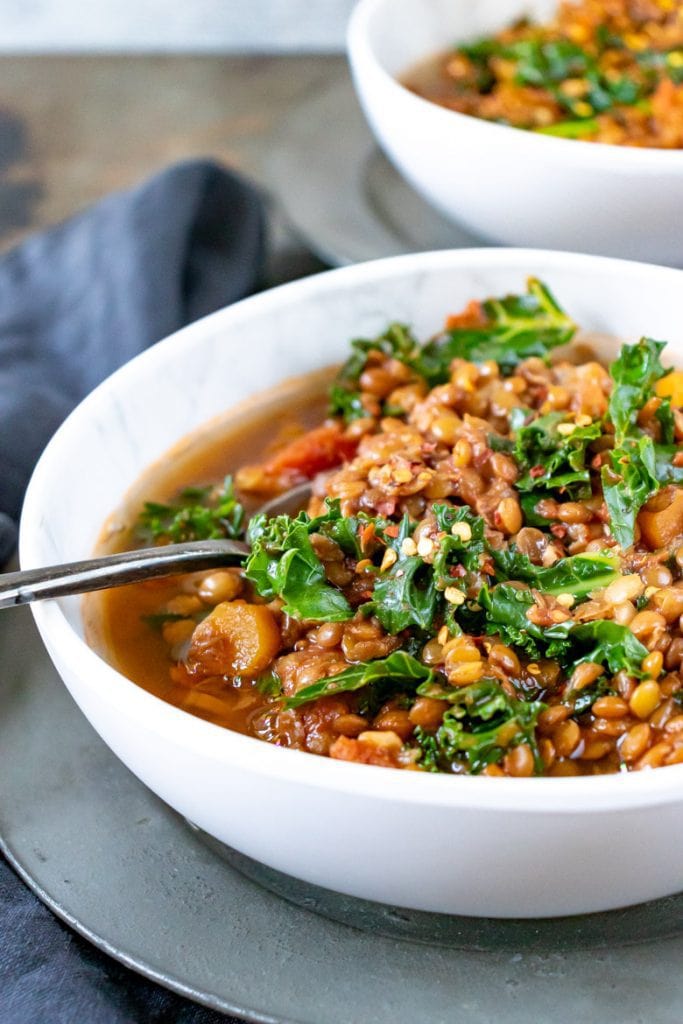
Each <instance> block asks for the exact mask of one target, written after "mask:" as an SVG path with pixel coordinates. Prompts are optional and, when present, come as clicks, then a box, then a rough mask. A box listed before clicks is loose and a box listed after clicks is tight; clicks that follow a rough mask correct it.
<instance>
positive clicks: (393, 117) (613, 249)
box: [348, 0, 683, 266]
mask: <svg viewBox="0 0 683 1024" xmlns="http://www.w3.org/2000/svg"><path fill="white" fill-rule="evenodd" d="M555 6H556V4H555V2H553V0H534V2H531V3H529V2H523V0H477V2H476V3H473V2H472V0H401V2H400V3H396V0H360V3H359V4H358V6H357V7H356V9H355V11H354V14H353V16H352V18H351V22H350V25H349V33H348V51H349V59H350V62H351V69H352V72H353V77H354V81H355V84H356V89H357V91H358V95H359V97H360V100H361V103H362V106H363V108H364V110H365V113H366V116H367V118H368V120H369V122H370V125H371V127H372V129H373V131H374V132H375V135H376V136H377V139H378V141H379V143H380V145H381V146H382V148H383V149H384V150H385V152H386V153H387V155H388V156H389V158H390V159H391V160H392V161H393V162H394V163H395V164H396V166H397V167H398V169H399V170H400V171H401V173H402V174H403V175H404V176H405V178H406V179H407V180H408V181H409V182H410V183H411V184H412V185H413V186H414V187H415V189H416V190H417V191H418V192H419V193H420V194H421V195H422V196H424V198H425V199H427V200H428V201H429V202H430V203H432V205H433V206H435V207H436V208H437V209H438V210H440V211H441V213H443V214H445V215H446V216H447V217H449V218H450V219H452V220H456V221H459V222H460V223H462V224H464V225H465V226H466V227H467V228H469V229H470V230H471V231H473V232H474V233H475V234H477V235H479V236H480V237H481V238H484V239H487V240H490V241H496V242H503V243H505V244H507V245H533V246H542V247H547V248H552V249H570V250H575V251H580V252H592V253H599V254H603V255H609V256H624V257H629V258H632V259H640V260H648V261H651V262H655V263H666V264H670V265H672V266H680V265H682V264H683V242H682V241H681V221H682V218H683V152H682V151H679V150H658V149H635V148H632V147H627V146H608V145H603V144H597V143H588V142H580V141H576V140H571V139H555V138H550V137H546V136H543V135H537V134H534V133H533V132H527V131H522V130H520V129H518V128H509V127H506V126H505V125H499V124H494V123H492V122H489V121H483V120H480V119H478V118H474V117H469V116H467V115H465V114H459V113H456V112H455V111H452V110H447V109H446V108H444V107H440V106H437V105H436V104H434V103H431V102H429V101H427V100H424V99H422V98H421V97H419V96H416V95H415V94H414V93H412V92H410V90H409V89H407V88H405V87H404V86H403V85H401V84H400V82H399V81H398V76H400V75H403V74H404V73H405V72H406V71H407V70H408V69H410V68H411V67H412V66H413V65H415V64H416V63H417V62H419V61H420V60H422V59H424V58H427V57H430V56H432V55H434V54H436V53H438V52H440V51H443V50H446V49H448V47H449V46H452V45H454V44H455V43H456V42H464V41H465V40H470V39H473V38H477V37H479V36H483V35H487V34H490V33H492V32H496V31H498V30H499V29H501V28H503V27H504V26H506V25H509V24H510V23H511V22H513V21H514V20H516V19H517V18H519V17H521V16H522V15H529V14H531V15H532V16H535V17H536V18H539V19H543V18H547V17H548V15H549V14H550V13H551V12H552V11H553V9H554V8H555Z"/></svg>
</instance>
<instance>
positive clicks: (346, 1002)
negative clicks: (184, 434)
mask: <svg viewBox="0 0 683 1024" xmlns="http://www.w3.org/2000/svg"><path fill="white" fill-rule="evenodd" d="M0 651H2V661H1V665H2V668H1V669H0V751H2V771H1V772H0V837H1V839H0V846H2V849H3V850H4V852H5V853H6V855H7V856H8V858H9V859H10V860H11V862H12V863H13V864H14V865H15V867H16V868H17V869H18V870H19V872H20V873H21V875H22V876H23V877H24V879H25V880H26V881H27V882H28V884H29V885H30V886H31V887H32V888H33V889H34V891H35V892H36V893H37V894H38V895H39V896H40V898H41V899H42V900H43V901H44V902H45V903H47V905H48V906H49V907H51V909H52V910H53V911H54V912H55V913H56V914H58V915H59V916H60V917H61V918H63V919H64V920H65V921H67V922H68V923H69V924H70V925H72V926H73V927H74V928H75V929H76V930H77V931H79V932H80V933H81V934H82V935H84V936H85V937H86V938H88V939H89V940H90V941H91V942H93V943H94V944H95V945H97V946H98V947H99V948H101V949H103V950H105V951H106V952H107V953H109V954H110V955H111V956H113V957H116V958H117V959H118V960H120V961H121V962H123V963H125V964H127V965H128V966H130V967H133V968H134V969H135V970H137V971H139V972H140V973H142V974H144V975H146V976H147V977H150V978H152V979H154V980H156V981H159V982H161V984H163V985H166V986H167V987H169V988H171V989H174V990H175V991H177V992H180V993H182V994H184V995H186V996H189V997H190V998H192V999H195V1000H197V1001H199V1002H202V1003H204V1004H206V1005H208V1006H211V1007H214V1008H216V1009H219V1010H223V1011H225V1012H228V1013H233V1014H236V1015H238V1016H243V1017H245V1018H247V1019H248V1020H252V1021H262V1022H277V1024H293V1022H297V1024H356V1022H358V1024H360V1022H364V1021H373V1024H416V1022H420V1024H422V1022H425V1024H461V1022H462V1024H490V1022H491V1021H493V1020H498V1019H502V1017H503V1016H504V1019H505V1022H506V1024H522V1022H524V1024H528V1022H529V1021H544V1022H545V1021H549V1020H552V1021H553V1024H596V1022H597V1021H606V1020H615V1021H619V1024H636V1022H645V1021H647V1022H648V1024H678V1022H679V1021H680V1020H681V1016H682V1013H683V974H682V972H681V970H680V965H681V962H683V937H681V936H680V929H681V926H682V925H683V902H682V901H681V898H680V897H677V898H674V899H671V900H661V901H658V902H657V903H653V904H649V905H646V906H644V907H639V908H633V909H632V910H627V911H620V912H617V913H614V914H601V915H594V916H591V917H586V918H575V919H565V920H564V921H547V922H533V921H531V922H492V921H488V922H486V921H468V920H467V919H462V918H461V919H451V920H450V922H449V923H448V925H447V930H446V932H443V930H441V931H440V929H443V927H444V922H443V919H440V918H439V920H438V921H436V922H435V921H431V920H426V919H427V918H431V917H433V915H411V914H410V913H408V914H406V913H405V912H401V914H402V916H400V917H398V918H397V917H396V915H395V914H394V915H393V917H392V914H393V912H392V911H391V910H390V909H389V910H387V908H380V907H378V905H376V904H368V903H365V902H363V901H355V900H349V899H348V898H342V897H338V896H335V894H332V893H329V892H327V891H325V890H320V889H314V888H312V887H308V886H304V885H302V883H300V882H297V881H295V880H294V879H287V878H286V877H285V876H282V875H278V874H277V873H276V872H269V871H268V869H264V868H263V867H262V866H260V865H255V864H254V862H253V861H249V860H248V859H247V858H243V857H241V856H240V855H239V854H236V853H235V852H234V851H226V850H225V848H222V849H221V850H220V851H216V850H215V849H212V848H211V845H210V844H209V843H208V842H206V841H205V840H204V839H203V838H202V837H201V836H200V835H198V834H195V833H194V832H193V831H192V830H191V829H190V828H189V827H188V826H187V824H186V823H185V822H183V821H182V820H181V819H180V818H178V816H177V815H176V814H174V813H173V812H172V811H171V810H169V809H168V808H167V807H166V806H165V805H164V804H162V803H161V802H160V801H159V800H157V799H156V798H155V797H154V796H153V795H152V794H151V793H150V792H149V791H148V790H147V789H146V788H145V787H144V786H143V785H142V784H141V783H139V782H138V781H137V780H136V779H135V778H134V777H133V776H132V775H131V774H130V773H129V772H128V771H127V769H126V768H124V767H123V766H122V765H121V764H120V763H119V762H118V761H117V760H116V758H115V757H114V756H113V755H112V754H111V753H110V752H109V751H108V750H107V748H106V747H105V746H104V745H103V743H102V742H101V741H100V740H99V738H98V737H97V736H96V734H95V733H94V732H93V731H92V729H91V728H90V726H89V725H88V724H87V722H86V721H85V719H84V718H83V716H82V715H81V713H80V712H79V711H78V709H77V708H76V707H75V705H74V704H73V702H72V700H71V698H70V697H69V695H68V693H67V691H66V690H65V688H64V686H63V685H62V683H61V682H60V680H59V679H58V677H57V676H56V674H55V672H54V671H53V669H52V667H51V665H50V663H49V661H48V659H47V656H46V655H45V654H44V652H43V649H42V646H41V643H40V641H39V639H38V637H37V634H36V632H35V628H34V626H33V622H32V619H31V617H30V613H29V612H28V611H27V610H26V609H13V610H11V611H8V612H3V613H2V615H1V616H0ZM368 770H371V769H368ZM532 855H533V851H531V853H530V856H532ZM677 855H678V854H677V851H674V850H672V856H677ZM586 870H587V871H590V864H587V865H586ZM248 876H251V878H249V877H248ZM254 878H255V879H257V880H258V882H259V883H260V884H256V882H255V881H253V880H252V879H254ZM483 884H485V880H483ZM558 884H561V879H558ZM266 887H267V888H266ZM275 893H280V894H281V895H276V894H275ZM283 897H285V898H283ZM313 911H318V912H319V913H314V912H313ZM323 914H325V915H330V916H327V917H326V916H322V915H323ZM334 918H336V920H334ZM447 920H448V919H447ZM341 922H344V923H341ZM672 934H673V935H674V937H671V938H656V937H657V936H663V935H669V936H671V935H672ZM397 936H398V937H397ZM646 937H647V938H649V939H650V940H652V941H648V942H644V941H643V939H644V938H646ZM435 943H437V944H435ZM438 943H445V945H439V944H438ZM625 943H626V944H625ZM456 947H458V948H456ZM501 1015H502V1016H501Z"/></svg>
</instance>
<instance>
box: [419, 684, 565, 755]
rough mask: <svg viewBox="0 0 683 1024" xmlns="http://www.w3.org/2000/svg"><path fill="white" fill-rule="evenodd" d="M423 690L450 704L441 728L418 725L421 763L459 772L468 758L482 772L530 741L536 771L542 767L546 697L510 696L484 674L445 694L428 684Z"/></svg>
mask: <svg viewBox="0 0 683 1024" xmlns="http://www.w3.org/2000/svg"><path fill="white" fill-rule="evenodd" d="M417 692H418V694H419V695H429V696H433V697H438V698H440V699H442V700H445V701H448V703H449V705H450V706H449V708H448V710H447V711H446V712H445V713H444V716H443V720H442V723H441V725H440V726H439V728H438V729H437V730H436V732H435V733H428V732H427V731H426V730H424V729H422V728H418V729H416V730H415V736H416V739H417V742H418V744H419V746H420V747H421V749H422V757H421V761H420V763H421V764H422V766H423V767H424V768H425V769H427V770H428V771H453V768H454V767H455V766H457V765H461V764H462V763H463V762H466V764H467V768H468V770H469V771H470V772H471V773H472V774H475V775H476V774H478V773H479V772H482V771H483V770H484V769H485V768H486V767H487V765H490V764H495V763H497V762H498V761H500V760H502V758H503V757H504V756H505V753H506V752H507V751H508V750H509V749H511V748H512V747H516V746H518V745H519V744H520V743H528V744H529V746H530V747H531V751H532V753H533V755H534V762H535V766H536V771H538V772H540V771H542V768H543V765H542V761H541V758H540V756H539V753H538V746H537V743H536V734H535V729H536V722H537V720H538V716H539V714H540V712H541V711H542V710H543V709H544V707H545V705H544V704H542V703H541V702H540V701H526V700H517V699H516V698H514V697H510V696H509V695H508V694H507V693H506V692H505V690H504V689H503V687H502V686H501V685H500V683H499V682H498V680H495V679H481V680H479V682H477V683H472V684H471V685H469V686H460V687H458V688H457V689H453V690H444V691H442V692H440V693H439V692H437V691H436V690H435V688H434V687H433V686H432V685H431V684H430V683H427V684H422V685H421V686H420V687H418V691H417Z"/></svg>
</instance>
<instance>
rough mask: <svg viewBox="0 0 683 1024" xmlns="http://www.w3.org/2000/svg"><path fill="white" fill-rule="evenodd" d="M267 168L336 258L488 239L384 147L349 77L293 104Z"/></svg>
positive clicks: (330, 258) (311, 233) (294, 218)
mask: <svg viewBox="0 0 683 1024" xmlns="http://www.w3.org/2000/svg"><path fill="white" fill-rule="evenodd" d="M261 174H262V176H264V177H265V181H266V183H267V184H268V185H269V186H270V189H271V191H272V193H273V194H274V195H275V196H276V197H277V199H278V200H279V202H280V204H281V206H282V208H283V209H284V211H285V213H286V214H287V216H288V217H289V220H290V222H291V224H292V226H293V227H294V228H295V229H296V230H297V231H298V233H299V234H300V235H301V237H302V238H303V239H304V241H305V242H306V244H307V245H308V246H310V248H311V249H312V250H313V251H314V252H315V253H316V254H317V255H318V256H320V257H321V258H322V259H323V260H325V261H326V262H327V263H330V264H333V265H337V266H340V265H342V264H347V263H357V262H360V261H362V260H370V259H376V258H378V257H381V256H396V255H398V254H400V253H405V252H421V251H423V250H430V249H461V248H464V247H467V246H482V245H485V244H486V243H485V242H482V241H481V240H480V239H478V238H476V237H475V236H473V235H471V234H470V233H469V232H467V231H466V230H465V229H464V228H460V227H458V226H457V225H456V224H451V223H450V222H449V221H447V220H446V219H445V218H444V217H441V216H440V215H439V214H438V213H437V212H436V211H435V210H433V209H432V207H431V206H429V204H428V203H426V202H425V201H424V200H423V199H422V198H421V197H420V196H419V195H418V194H417V192H415V191H414V190H413V189H412V188H411V187H410V186H409V185H408V184H407V183H406V182H405V181H404V180H403V178H402V177H401V175H400V174H399V173H398V171H396V170H395V169H394V168H393V167H392V165H391V164H390V163H389V161H388V160H387V159H386V158H385V157H384V156H383V155H382V153H381V152H380V150H379V149H378V147H377V145H376V143H375V141H374V139H373V138H372V135H371V133H370V129H369V128H368V126H367V124H366V121H365V118H364V117H363V114H362V112H361V109H360V107H359V106H358V101H357V99H356V97H355V94H354V91H353V86H352V84H351V81H350V79H348V77H344V78H342V79H339V80H337V81H335V82H333V83H332V84H330V86H329V87H328V88H327V89H325V90H324V91H323V92H320V93H318V94H317V95H314V96H313V97H311V98H310V99H308V100H306V102H304V103H301V104H299V105H298V106H296V107H294V108H293V109H292V113H291V114H290V115H289V116H288V117H287V118H286V119H285V120H284V122H283V123H282V125H281V126H280V129H279V131H278V132H277V134H276V136H275V138H274V140H273V144H272V150H271V152H270V155H269V156H268V158H266V159H265V160H264V163H263V166H262V168H261Z"/></svg>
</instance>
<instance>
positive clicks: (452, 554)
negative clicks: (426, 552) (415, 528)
mask: <svg viewBox="0 0 683 1024" xmlns="http://www.w3.org/2000/svg"><path fill="white" fill-rule="evenodd" d="M432 510H433V512H434V515H435V516H436V522H437V526H438V527H439V530H441V531H443V532H444V533H445V534H446V536H445V537H442V538H441V541H440V543H439V550H438V551H437V553H436V555H435V557H434V575H435V577H436V580H437V586H438V587H439V589H441V590H443V589H444V588H445V587H449V586H451V585H452V584H453V583H454V582H455V580H454V578H453V577H452V576H451V574H450V571H449V570H450V568H451V567H452V566H454V565H462V566H464V567H465V569H467V570H468V571H469V572H477V570H478V569H479V568H480V564H481V563H480V559H481V555H482V554H483V553H484V551H486V550H487V545H486V542H485V540H484V526H485V523H484V520H483V519H482V517H481V516H478V515H476V514H475V513H474V512H473V511H472V509H471V508H470V507H469V505H460V506H454V505H441V504H436V505H433V506H432ZM456 523H458V524H460V523H461V524H463V525H464V526H465V527H468V528H469V534H470V535H469V539H467V540H465V539H463V535H462V533H459V532H458V529H459V527H456V532H453V527H454V526H455V525H456ZM465 536H466V534H465Z"/></svg>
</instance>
